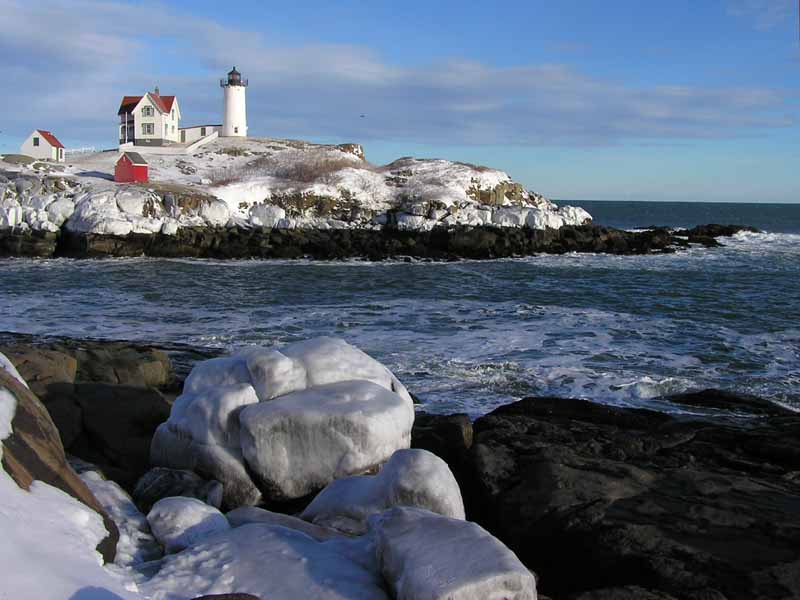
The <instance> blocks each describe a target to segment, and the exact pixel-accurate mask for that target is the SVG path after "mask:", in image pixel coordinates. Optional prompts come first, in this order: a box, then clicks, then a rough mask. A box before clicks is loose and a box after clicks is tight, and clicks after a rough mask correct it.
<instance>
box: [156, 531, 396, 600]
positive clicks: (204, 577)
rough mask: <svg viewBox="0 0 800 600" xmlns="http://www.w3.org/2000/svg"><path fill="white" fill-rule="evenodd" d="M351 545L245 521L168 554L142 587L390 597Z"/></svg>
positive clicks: (277, 596)
mask: <svg viewBox="0 0 800 600" xmlns="http://www.w3.org/2000/svg"><path fill="white" fill-rule="evenodd" d="M366 543H368V540H364V541H354V542H351V543H350V545H351V546H354V545H357V544H366ZM346 550H347V549H346V548H344V544H343V543H342V542H339V541H338V540H331V541H328V542H318V541H316V540H314V539H313V538H311V537H309V536H307V535H305V534H304V533H301V532H299V531H293V530H292V529H288V528H286V527H278V526H271V525H264V524H249V525H243V526H241V527H236V528H235V529H232V530H230V531H229V532H227V533H224V534H220V535H217V536H215V537H214V538H210V539H207V540H206V541H203V542H201V543H199V544H195V545H194V546H192V547H191V548H189V549H187V550H184V551H183V552H181V553H179V554H175V555H172V556H169V557H167V558H166V559H165V560H164V564H163V566H162V568H161V570H160V571H159V572H158V573H157V574H156V575H155V576H154V577H153V578H152V579H151V580H150V581H148V582H147V583H146V584H143V585H142V591H143V592H144V594H145V595H146V596H148V597H153V594H155V593H158V594H161V596H156V597H158V598H169V600H190V599H192V598H195V597H197V596H201V595H204V594H224V593H231V592H234V591H235V592H239V593H249V594H254V595H256V596H258V597H259V598H264V599H265V600H298V599H300V598H302V599H303V600H389V597H388V595H387V594H386V592H384V590H383V582H382V580H381V577H380V574H379V573H377V572H376V570H375V569H374V568H370V566H371V565H369V564H364V562H363V561H362V560H354V559H353V557H352V552H347V551H346ZM352 550H354V551H357V548H353V549H352ZM359 554H363V555H364V556H365V558H366V555H367V554H368V553H367V552H363V553H359ZM357 558H361V557H360V556H357Z"/></svg>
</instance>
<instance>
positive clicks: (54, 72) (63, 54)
mask: <svg viewBox="0 0 800 600" xmlns="http://www.w3.org/2000/svg"><path fill="white" fill-rule="evenodd" d="M777 1H780V0H777ZM33 4H34V3H30V2H27V1H24V0H0V14H3V15H4V17H6V19H5V21H6V23H14V24H15V25H14V27H13V28H9V27H7V28H6V29H5V30H4V34H3V36H0V55H2V56H3V57H4V60H3V62H2V64H0V78H2V80H3V81H6V82H8V81H14V82H25V84H24V85H14V86H9V87H10V89H9V90H8V91H7V92H6V93H4V94H2V95H0V114H5V115H12V116H13V120H14V122H13V123H12V124H11V127H10V126H9V124H3V125H0V129H5V130H6V131H8V130H9V129H13V128H16V130H17V134H18V135H23V134H24V133H27V131H28V130H30V129H32V128H34V127H42V128H51V129H53V130H54V131H57V132H58V133H59V135H60V136H61V137H63V138H65V139H70V138H73V139H80V140H94V139H97V140H100V139H105V140H108V141H107V143H108V144H109V145H111V144H113V142H114V131H115V122H116V109H117V103H118V102H119V99H120V97H121V96H122V95H124V94H130V93H141V91H143V90H145V89H150V88H151V87H152V85H153V84H154V83H159V84H160V86H161V90H162V92H163V93H176V94H178V95H179V97H180V100H181V106H182V110H183V113H184V116H185V117H186V122H187V124H188V123H189V122H211V121H219V114H220V112H221V111H220V109H221V106H220V104H221V93H220V91H219V89H218V88H217V87H216V82H217V78H218V77H220V76H221V75H223V74H224V73H225V71H227V70H228V69H229V68H230V66H231V65H232V64H236V65H237V66H238V67H239V68H240V70H242V71H243V72H244V74H245V76H248V77H249V78H250V82H251V86H250V88H249V90H248V112H249V121H250V128H251V131H253V132H254V133H257V134H260V135H281V136H294V137H313V138H321V137H336V138H349V139H354V140H370V139H373V140H374V139H380V140H394V141H409V142H411V141H413V142H427V143H448V144H459V143H460V144H482V143H487V144H496V143H501V144H530V145H547V144H577V145H599V144H614V143H618V142H619V141H621V140H624V139H631V138H637V139H640V140H643V141H647V140H661V139H677V138H720V137H728V136H733V135H744V134H754V133H761V132H763V131H765V130H768V129H770V128H774V127H781V126H786V125H788V124H790V119H789V118H788V117H786V116H785V113H786V103H785V99H784V97H783V95H782V93H781V92H779V91H776V90H771V89H763V88H740V89H737V88H733V89H715V88H705V87H686V86H682V87H677V86H669V85H663V86H648V87H641V86H637V85H631V84H624V83H620V82H612V81H606V80H603V79H600V78H597V77H591V76H588V75H586V74H583V73H580V72H577V71H575V70H574V69H572V68H570V67H568V66H565V65H557V64H555V65H549V64H544V65H528V66H518V67H510V68H505V67H496V66H491V65H487V64H481V63H478V62H474V61H464V60H453V61H448V62H438V63H431V64H429V65H427V66H423V67H418V66H415V67H408V66H403V65H396V64H389V63H387V62H386V61H384V60H382V59H381V57H380V56H378V55H376V54H375V53H374V52H373V51H371V50H370V49H368V48H365V47H361V46H357V45H313V44H306V45H298V46H296V47H276V46H275V45H273V44H271V43H270V40H269V39H268V38H267V36H266V35H265V34H262V33H256V32H251V31H239V30H235V29H231V28H228V27H224V26H222V25H220V24H218V23H215V22H212V21H210V20H207V19H203V18H197V17H192V16H188V15H177V14H174V13H173V12H172V11H171V9H169V8H168V7H166V6H164V5H160V4H150V5H146V10H147V13H148V15H149V17H148V22H149V23H150V26H148V28H147V37H144V36H142V35H140V34H138V32H139V31H140V30H139V28H136V27H132V26H131V23H134V22H136V19H138V18H139V17H140V15H141V14H142V11H143V10H144V9H143V8H142V4H137V6H136V7H135V8H134V7H132V6H130V5H128V4H124V3H120V2H100V1H98V0H73V1H71V2H69V3H67V2H50V3H49V4H47V5H46V6H44V7H43V6H42V5H41V4H39V3H36V5H35V6H33ZM165 53H168V54H169V56H166V55H165ZM176 56H178V57H181V61H182V62H180V61H176V60H175V57H176ZM173 62H176V63H179V64H181V69H182V70H183V72H182V73H180V72H175V73H172V74H171V75H170V76H164V75H163V70H164V68H163V65H164V64H165V63H167V64H169V63H173ZM154 64H155V65H159V67H158V68H154V67H153V65H154ZM176 69H177V67H176ZM157 77H158V78H159V79H160V81H156V78H157ZM361 114H365V115H366V117H365V118H361V117H360V115H361Z"/></svg>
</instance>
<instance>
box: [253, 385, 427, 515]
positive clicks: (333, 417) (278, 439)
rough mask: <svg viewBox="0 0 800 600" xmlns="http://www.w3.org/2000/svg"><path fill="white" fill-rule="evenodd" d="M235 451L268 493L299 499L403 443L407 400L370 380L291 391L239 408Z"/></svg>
mask: <svg viewBox="0 0 800 600" xmlns="http://www.w3.org/2000/svg"><path fill="white" fill-rule="evenodd" d="M240 420H241V425H242V450H243V452H244V456H245V460H246V461H247V464H248V465H249V466H250V469H252V471H253V473H254V475H255V476H256V477H258V480H259V483H260V484H261V486H262V487H263V488H264V489H266V490H268V492H269V495H270V496H271V497H273V498H279V499H287V500H288V499H292V498H300V497H302V496H305V495H306V494H309V493H311V492H314V491H315V490H318V489H320V488H321V487H324V486H325V485H327V484H328V483H330V482H331V481H333V480H334V479H338V478H340V477H346V476H348V475H352V474H354V473H363V472H365V471H367V470H369V469H373V468H375V467H377V466H379V465H380V464H381V463H383V462H384V461H386V460H387V459H388V458H389V457H390V456H391V455H392V454H393V453H394V452H395V450H398V449H401V448H407V447H408V446H409V445H410V444H411V426H412V425H413V423H414V407H413V405H411V404H410V403H409V402H408V401H407V400H405V399H404V398H402V397H401V396H399V395H398V394H396V393H394V392H391V391H389V390H387V389H386V388H384V387H381V386H379V385H377V384H375V383H372V382H370V381H363V380H362V381H343V382H339V383H328V384H323V385H319V386H315V387H312V388H309V389H306V390H302V391H299V392H292V393H289V394H286V395H285V396H282V397H280V398H277V399H274V400H271V401H269V402H260V403H259V404H255V405H252V406H248V407H247V408H245V409H244V410H243V411H242V413H241V417H240Z"/></svg>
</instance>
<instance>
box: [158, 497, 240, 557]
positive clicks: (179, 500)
mask: <svg viewBox="0 0 800 600" xmlns="http://www.w3.org/2000/svg"><path fill="white" fill-rule="evenodd" d="M147 522H148V523H149V524H150V529H151V530H152V531H153V535H154V536H155V537H156V539H157V540H158V541H159V543H160V544H161V545H162V546H164V550H165V551H166V552H167V553H169V554H171V553H174V552H180V551H181V550H183V549H185V548H188V547H189V546H193V545H194V544H196V543H198V542H199V541H200V540H203V539H204V538H207V537H209V536H211V535H214V534H216V533H220V532H222V531H227V530H228V529H230V525H229V524H228V520H227V519H226V518H225V515H223V514H222V513H221V512H219V511H218V510H217V509H216V508H214V507H213V506H209V505H208V504H206V503H204V502H201V501H200V500H197V499H196V498H183V497H180V496H173V497H172V498H164V499H163V500H159V501H158V502H156V503H155V504H154V505H153V508H152V509H151V510H150V512H149V513H147Z"/></svg>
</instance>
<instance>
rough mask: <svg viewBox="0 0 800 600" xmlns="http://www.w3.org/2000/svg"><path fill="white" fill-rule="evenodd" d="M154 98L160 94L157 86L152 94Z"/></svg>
mask: <svg viewBox="0 0 800 600" xmlns="http://www.w3.org/2000/svg"><path fill="white" fill-rule="evenodd" d="M153 93H154V94H155V95H156V96H160V95H161V94H159V93H158V86H156V89H155V91H154V92H153Z"/></svg>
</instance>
